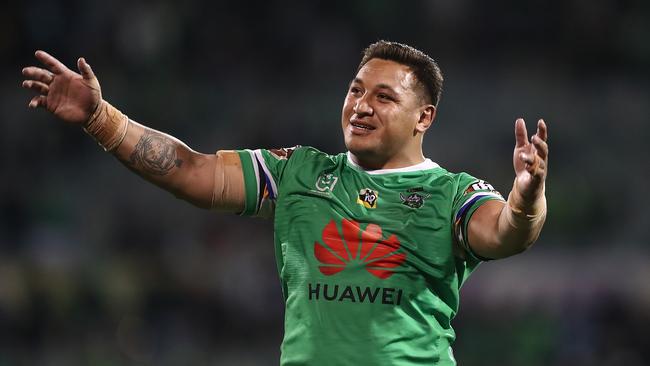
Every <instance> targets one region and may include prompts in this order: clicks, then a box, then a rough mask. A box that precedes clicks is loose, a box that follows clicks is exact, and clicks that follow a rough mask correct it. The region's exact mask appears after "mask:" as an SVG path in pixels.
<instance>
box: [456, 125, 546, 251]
mask: <svg viewBox="0 0 650 366" xmlns="http://www.w3.org/2000/svg"><path fill="white" fill-rule="evenodd" d="M547 137H548V134H547V129H546V123H544V121H543V120H541V119H540V120H539V121H538V122H537V133H536V134H535V135H533V137H532V138H531V140H530V141H528V134H527V132H526V125H525V123H524V120H523V119H521V118H519V119H517V121H516V122H515V139H516V146H515V149H514V154H513V165H514V169H515V173H516V178H515V182H514V184H513V187H512V191H511V192H510V195H509V196H508V201H507V202H505V203H504V202H502V201H494V200H493V201H488V202H485V203H484V204H482V205H481V206H480V207H479V208H478V209H477V210H476V212H475V213H474V215H472V217H471V219H470V221H469V224H468V228H467V234H468V239H469V243H470V246H471V248H472V251H474V253H476V254H478V255H479V256H481V257H484V258H491V259H497V258H504V257H508V256H511V255H514V254H517V253H520V252H523V251H524V250H526V249H528V248H529V247H530V246H531V245H532V244H533V243H534V242H535V240H537V238H538V237H539V234H540V232H541V230H542V226H543V225H544V221H545V219H546V196H545V182H546V172H547V166H548V145H547V144H546V140H547Z"/></svg>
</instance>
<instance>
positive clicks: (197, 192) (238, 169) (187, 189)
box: [181, 151, 246, 212]
mask: <svg viewBox="0 0 650 366" xmlns="http://www.w3.org/2000/svg"><path fill="white" fill-rule="evenodd" d="M195 154H196V155H195V156H194V157H193V158H192V168H191V172H190V173H189V174H188V175H187V177H186V179H184V183H183V186H184V189H181V192H182V193H183V194H181V198H183V199H186V200H187V201H189V202H191V203H193V204H194V205H196V206H199V207H202V208H210V209H216V210H220V211H228V212H241V211H242V210H243V209H244V204H245V197H246V196H245V189H244V173H243V171H242V166H241V160H240V158H239V155H238V154H237V153H236V152H235V151H218V152H217V153H216V154H210V155H207V154H199V153H195Z"/></svg>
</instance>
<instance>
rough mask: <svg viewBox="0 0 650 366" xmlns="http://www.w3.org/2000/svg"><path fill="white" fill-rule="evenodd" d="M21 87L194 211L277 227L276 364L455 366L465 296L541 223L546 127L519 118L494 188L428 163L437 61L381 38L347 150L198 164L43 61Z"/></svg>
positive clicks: (353, 115) (361, 85) (353, 105)
mask: <svg viewBox="0 0 650 366" xmlns="http://www.w3.org/2000/svg"><path fill="white" fill-rule="evenodd" d="M36 58H37V59H38V60H39V61H40V62H41V63H42V64H43V67H26V68H25V69H23V75H24V76H25V77H26V80H25V81H24V82H23V86H24V87H26V88H29V89H32V90H34V91H36V92H37V93H38V95H36V96H35V97H33V98H32V99H31V101H30V102H29V107H32V108H37V107H40V108H44V109H46V110H48V111H49V112H51V113H52V114H54V115H55V116H56V117H58V118H59V119H61V120H63V121H65V122H68V123H71V124H74V125H78V126H80V127H82V128H83V129H84V130H85V131H86V132H87V133H88V134H90V135H91V136H92V137H94V138H95V139H96V140H97V142H98V143H99V144H100V145H101V146H102V147H103V148H104V149H105V150H106V151H108V152H110V153H111V154H113V155H114V156H115V157H116V158H117V159H118V160H119V161H121V162H122V163H124V164H125V165H126V166H128V167H129V168H130V169H131V170H133V171H135V172H136V173H138V174H139V175H140V176H142V177H143V178H145V179H146V180H148V181H150V182H152V183H154V184H156V185H158V186H159V187H161V188H163V189H166V190H168V191H170V192H171V193H173V194H174V195H175V196H177V197H180V198H182V199H185V200H187V201H189V202H191V203H193V204H195V205H197V206H199V207H203V208H210V209H218V210H222V211H228V212H233V213H240V214H244V215H258V216H272V217H274V227H275V251H276V260H277V266H278V273H279V276H280V280H281V283H282V290H283V294H284V299H285V308H286V312H285V334H284V340H283V342H282V346H281V349H282V355H281V365H283V366H289V365H455V363H456V362H455V360H454V356H453V352H452V348H451V345H452V343H453V341H454V339H455V333H454V330H453V329H452V327H451V324H450V322H451V320H452V318H453V317H454V316H455V314H456V312H457V310H458V305H459V289H460V286H461V285H462V284H463V282H464V281H465V280H466V279H467V278H468V276H469V275H470V274H471V273H472V271H473V270H474V269H475V268H476V266H477V265H478V264H479V263H480V262H481V261H485V260H490V259H498V258H504V257H508V256H511V255H514V254H517V253H520V252H522V251H524V250H526V249H527V248H528V247H530V246H531V244H533V242H534V241H535V240H536V239H537V238H538V236H539V234H540V231H541V228H542V226H543V223H544V220H545V217H546V198H545V190H544V187H545V179H546V171H547V161H548V147H547V144H546V140H547V128H546V124H545V123H544V121H543V120H539V121H538V123H537V131H536V133H535V134H534V135H533V136H532V138H531V139H530V141H529V139H528V134H527V132H526V126H525V123H524V121H523V120H522V119H517V120H516V121H515V126H514V130H515V147H514V152H513V166H514V171H515V175H516V178H515V180H514V184H513V187H512V190H511V191H510V194H509V195H508V197H507V199H504V198H503V197H502V196H501V194H499V193H498V192H497V191H496V190H495V189H494V188H493V187H492V186H491V185H490V184H489V183H487V182H485V181H483V180H480V179H477V178H474V177H472V176H470V175H469V174H466V173H451V172H448V171H447V170H445V169H444V168H442V167H440V166H439V165H438V164H436V163H434V162H433V161H431V160H430V159H427V158H425V157H424V155H423V153H422V139H423V137H424V134H425V133H426V131H427V130H428V129H429V127H431V124H432V123H433V121H434V119H435V116H436V111H437V107H438V101H439V99H440V95H441V89H442V81H443V78H442V75H441V72H440V69H439V67H438V65H437V64H436V62H435V61H434V60H433V59H431V58H430V57H429V56H427V55H426V54H424V53H422V52H421V51H419V50H416V49H414V48H412V47H410V46H407V45H403V44H399V43H393V42H386V41H380V42H377V43H374V44H372V45H370V46H369V47H368V48H367V49H366V50H365V52H364V55H363V58H362V60H361V63H360V65H359V67H358V70H357V73H356V75H354V77H353V78H352V81H351V82H350V85H349V88H348V90H347V94H346V96H345V101H344V103H343V108H342V113H341V127H342V130H343V137H344V140H345V146H346V147H347V150H348V151H347V152H345V153H340V154H337V155H329V154H326V153H323V152H321V151H318V150H316V149H314V148H311V147H300V146H298V147H294V148H289V149H275V150H273V149H258V150H238V151H217V152H216V153H214V154H202V153H199V152H196V151H193V150H191V149H190V148H189V147H187V146H186V145H185V144H183V143H182V142H180V141H179V140H177V139H175V138H174V137H172V136H169V135H166V134H164V133H161V132H158V131H155V130H153V129H150V128H147V127H145V126H144V125H142V124H139V123H137V122H135V121H133V120H131V119H129V118H128V117H127V116H126V115H124V114H123V113H122V112H120V111H119V110H118V109H116V108H115V107H113V106H112V105H111V104H109V103H108V102H107V101H106V100H105V99H103V96H102V93H101V88H100V86H99V82H98V80H97V78H96V77H95V74H94V73H93V70H92V69H91V67H90V65H89V64H88V63H87V62H86V60H85V59H83V58H80V59H79V60H78V62H77V68H78V70H79V73H77V72H75V71H72V70H70V69H68V68H67V67H66V66H65V65H63V64H62V63H61V62H59V61H58V60H57V59H55V58H54V57H52V56H50V55H49V54H47V53H45V52H43V51H37V52H36Z"/></svg>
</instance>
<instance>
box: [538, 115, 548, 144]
mask: <svg viewBox="0 0 650 366" xmlns="http://www.w3.org/2000/svg"><path fill="white" fill-rule="evenodd" d="M537 136H539V138H541V139H542V140H544V141H546V139H548V129H547V127H546V122H544V120H543V119H540V120H539V121H537Z"/></svg>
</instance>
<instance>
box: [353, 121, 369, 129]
mask: <svg viewBox="0 0 650 366" xmlns="http://www.w3.org/2000/svg"><path fill="white" fill-rule="evenodd" d="M350 125H352V127H356V128H361V129H364V130H374V129H375V128H374V127H372V126H370V125H366V124H363V123H359V122H350Z"/></svg>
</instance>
